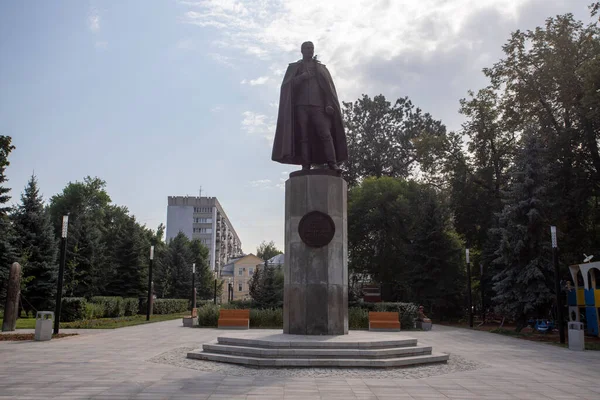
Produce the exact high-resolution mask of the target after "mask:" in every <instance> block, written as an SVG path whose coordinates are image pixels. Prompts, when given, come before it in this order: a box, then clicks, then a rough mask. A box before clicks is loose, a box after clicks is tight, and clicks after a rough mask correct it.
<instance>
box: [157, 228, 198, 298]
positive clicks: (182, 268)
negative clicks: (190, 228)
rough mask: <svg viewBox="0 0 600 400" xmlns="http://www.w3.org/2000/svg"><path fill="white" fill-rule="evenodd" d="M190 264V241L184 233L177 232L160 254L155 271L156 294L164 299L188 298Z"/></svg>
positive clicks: (190, 292)
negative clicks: (158, 282) (156, 281)
mask: <svg viewBox="0 0 600 400" xmlns="http://www.w3.org/2000/svg"><path fill="white" fill-rule="evenodd" d="M192 263H193V261H192V253H191V251H190V241H189V239H188V238H187V236H185V234H184V233H182V232H179V234H178V235H177V236H175V237H174V238H173V239H171V240H170V241H169V244H168V245H167V248H166V249H165V251H164V252H161V254H160V261H159V264H158V271H157V279H158V280H159V281H160V286H159V287H157V288H158V289H160V291H159V292H158V293H160V294H162V297H166V298H178V299H187V298H190V296H191V294H192Z"/></svg>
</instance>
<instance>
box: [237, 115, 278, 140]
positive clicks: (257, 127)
mask: <svg viewBox="0 0 600 400" xmlns="http://www.w3.org/2000/svg"><path fill="white" fill-rule="evenodd" d="M242 129H243V130H245V131H246V132H247V133H248V134H250V135H253V136H259V137H263V138H265V139H267V140H268V141H269V144H272V141H273V137H274V136H275V121H274V119H273V118H272V117H268V116H266V115H264V114H258V113H255V112H252V111H244V112H243V113H242Z"/></svg>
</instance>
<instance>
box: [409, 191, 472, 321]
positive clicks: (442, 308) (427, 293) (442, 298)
mask: <svg viewBox="0 0 600 400" xmlns="http://www.w3.org/2000/svg"><path fill="white" fill-rule="evenodd" d="M414 201H415V204H414V205H413V207H414V212H413V215H414V216H415V218H416V221H415V223H414V228H413V234H412V238H413V239H412V245H411V246H410V253H409V257H410V259H411V260H412V262H411V263H410V265H411V267H412V272H411V273H410V274H409V275H408V278H407V279H408V282H410V283H409V287H410V289H409V290H410V293H411V297H412V300H413V301H415V302H418V303H419V304H421V305H423V306H425V307H426V309H427V312H428V313H431V314H432V315H435V316H437V317H442V318H443V317H451V316H453V315H454V316H455V315H456V314H457V313H459V311H460V310H461V307H462V299H463V297H462V294H463V289H464V282H465V280H464V273H463V271H462V269H461V266H462V265H463V264H462V262H461V254H462V246H461V242H460V240H459V239H458V237H457V235H456V234H454V233H453V231H452V230H451V224H450V216H449V211H448V210H447V209H446V208H445V207H444V205H443V204H442V203H441V202H440V201H439V200H438V198H437V195H436V193H435V192H434V191H433V190H432V189H430V188H426V187H422V188H420V190H419V193H417V196H416V198H415V199H414ZM432 244H435V245H432Z"/></svg>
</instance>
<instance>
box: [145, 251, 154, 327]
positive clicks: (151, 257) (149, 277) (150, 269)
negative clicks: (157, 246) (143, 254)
mask: <svg viewBox="0 0 600 400" xmlns="http://www.w3.org/2000/svg"><path fill="white" fill-rule="evenodd" d="M152 260H154V246H150V265H149V266H148V305H147V307H146V321H150V310H151V309H152Z"/></svg>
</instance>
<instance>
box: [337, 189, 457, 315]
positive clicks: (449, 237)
mask: <svg viewBox="0 0 600 400" xmlns="http://www.w3.org/2000/svg"><path fill="white" fill-rule="evenodd" d="M348 248H349V258H350V263H349V270H350V272H351V273H352V274H354V275H357V276H360V277H362V279H363V280H371V281H374V282H379V283H382V284H384V293H383V295H384V297H385V300H386V301H407V300H410V301H414V302H420V303H423V304H425V305H427V306H428V309H429V310H431V312H436V313H438V315H447V314H449V313H450V314H452V313H459V312H460V309H461V308H462V304H461V303H462V301H461V297H462V296H461V295H462V288H463V286H464V284H463V283H464V280H463V278H462V277H463V270H462V265H463V264H462V262H461V254H462V253H461V242H460V240H459V239H458V237H457V235H456V233H455V231H454V229H453V228H452V224H451V219H450V210H449V209H448V207H447V205H446V204H444V202H443V201H442V200H441V196H440V195H439V194H438V193H437V192H436V191H435V190H434V189H433V188H431V187H429V186H428V185H425V184H419V183H417V182H415V181H406V180H401V179H396V178H390V177H382V178H368V179H365V180H364V181H363V182H362V183H361V184H360V185H358V186H356V187H355V188H353V189H352V190H351V191H350V193H349V200H348ZM386 288H387V289H386Z"/></svg>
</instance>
